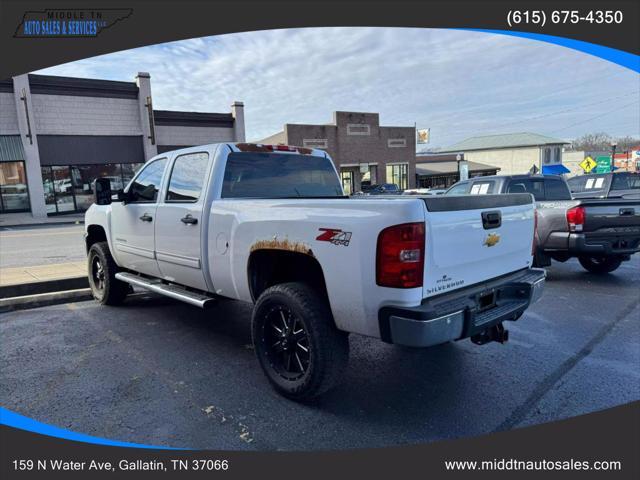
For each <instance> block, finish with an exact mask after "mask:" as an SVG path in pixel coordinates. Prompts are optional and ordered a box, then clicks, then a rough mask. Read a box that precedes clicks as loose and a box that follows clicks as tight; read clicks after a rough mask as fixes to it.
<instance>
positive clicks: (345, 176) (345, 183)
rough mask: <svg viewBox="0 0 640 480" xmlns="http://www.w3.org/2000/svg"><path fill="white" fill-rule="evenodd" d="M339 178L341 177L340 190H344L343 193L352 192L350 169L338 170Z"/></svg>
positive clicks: (351, 173)
mask: <svg viewBox="0 0 640 480" xmlns="http://www.w3.org/2000/svg"><path fill="white" fill-rule="evenodd" d="M340 178H341V179H342V190H344V194H345V195H351V194H353V172H352V171H351V170H342V171H341V172H340Z"/></svg>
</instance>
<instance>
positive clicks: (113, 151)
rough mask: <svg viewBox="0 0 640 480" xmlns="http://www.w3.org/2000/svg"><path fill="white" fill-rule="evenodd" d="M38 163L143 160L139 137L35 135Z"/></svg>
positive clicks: (81, 163)
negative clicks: (36, 138) (38, 155)
mask: <svg viewBox="0 0 640 480" xmlns="http://www.w3.org/2000/svg"><path fill="white" fill-rule="evenodd" d="M38 150H39V152H40V165H43V166H44V165H96V164H105V163H144V161H145V158H144V148H143V146H142V136H115V135H105V136H91V135H38Z"/></svg>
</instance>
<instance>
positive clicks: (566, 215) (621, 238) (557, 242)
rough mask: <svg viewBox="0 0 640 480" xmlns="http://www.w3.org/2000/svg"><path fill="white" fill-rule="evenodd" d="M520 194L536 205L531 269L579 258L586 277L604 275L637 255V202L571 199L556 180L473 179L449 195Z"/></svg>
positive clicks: (523, 177)
mask: <svg viewBox="0 0 640 480" xmlns="http://www.w3.org/2000/svg"><path fill="white" fill-rule="evenodd" d="M613 175H614V176H615V175H622V174H613ZM522 192H528V193H531V194H532V195H533V196H534V198H535V200H536V206H537V222H538V225H537V234H536V244H537V248H536V255H535V261H534V264H535V266H538V267H543V266H549V265H551V259H553V260H556V261H559V262H566V261H567V260H568V259H570V258H573V257H577V258H578V261H579V262H580V264H581V265H582V266H583V267H584V268H585V269H586V270H588V271H589V272H592V273H597V274H605V273H610V272H613V271H614V270H616V269H617V268H618V267H619V266H620V265H621V263H622V262H623V261H625V260H629V259H630V257H631V255H632V254H634V253H637V252H639V251H640V199H639V200H624V199H621V198H612V199H600V200H595V199H594V200H590V199H574V198H572V196H571V193H570V191H569V188H568V186H567V183H566V182H565V180H564V179H563V178H562V177H560V176H558V175H495V176H486V177H475V178H472V179H470V180H467V181H463V182H458V183H456V184H455V185H453V186H452V187H451V188H450V189H449V190H448V191H447V195H460V194H468V195H483V194H496V193H503V194H504V193H522Z"/></svg>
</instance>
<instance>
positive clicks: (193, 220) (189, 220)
mask: <svg viewBox="0 0 640 480" xmlns="http://www.w3.org/2000/svg"><path fill="white" fill-rule="evenodd" d="M180 221H181V222H182V223H184V224H186V225H195V224H196V223H198V219H197V218H193V217H192V216H191V214H190V213H188V214H187V215H186V216H184V217H182V218H181V219H180Z"/></svg>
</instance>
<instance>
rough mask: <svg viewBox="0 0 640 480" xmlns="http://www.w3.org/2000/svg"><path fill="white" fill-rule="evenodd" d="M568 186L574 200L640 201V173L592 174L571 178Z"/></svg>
mask: <svg viewBox="0 0 640 480" xmlns="http://www.w3.org/2000/svg"><path fill="white" fill-rule="evenodd" d="M567 184H568V185H569V190H571V195H573V198H624V199H630V200H638V199H640V173H635V172H615V173H591V174H589V175H579V176H577V177H573V178H570V179H569V180H567Z"/></svg>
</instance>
